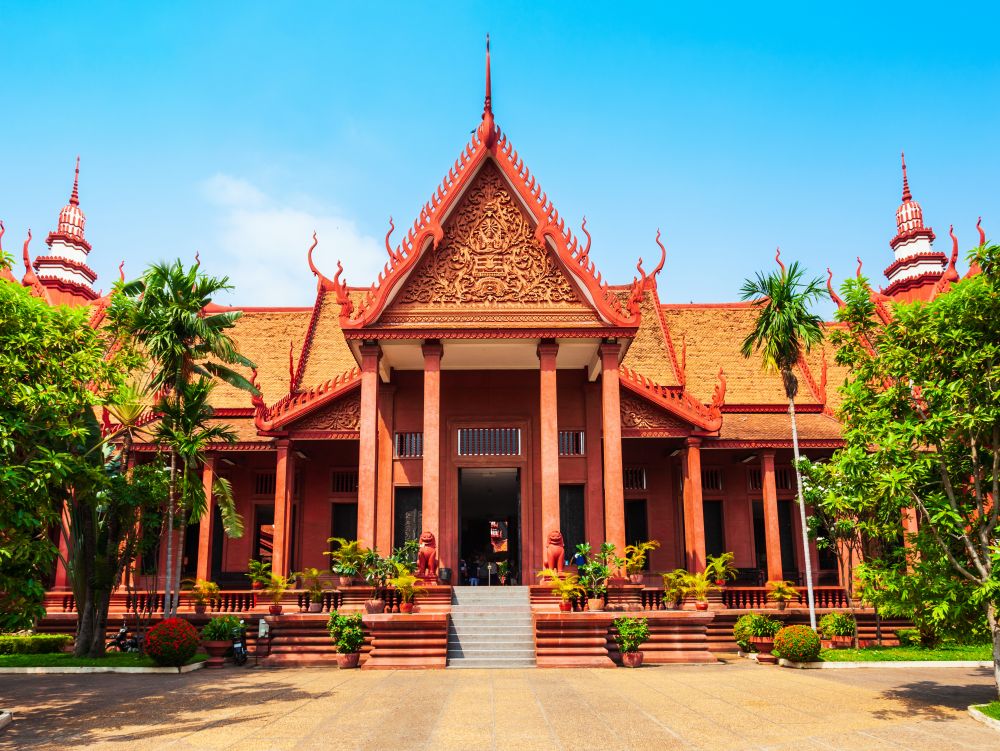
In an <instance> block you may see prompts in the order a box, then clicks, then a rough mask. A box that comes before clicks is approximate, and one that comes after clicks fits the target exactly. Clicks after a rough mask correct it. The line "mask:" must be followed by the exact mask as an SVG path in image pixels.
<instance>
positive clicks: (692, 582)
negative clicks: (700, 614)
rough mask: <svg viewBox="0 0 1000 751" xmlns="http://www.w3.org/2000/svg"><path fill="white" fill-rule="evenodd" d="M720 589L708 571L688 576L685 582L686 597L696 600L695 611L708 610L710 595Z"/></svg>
mask: <svg viewBox="0 0 1000 751" xmlns="http://www.w3.org/2000/svg"><path fill="white" fill-rule="evenodd" d="M718 588H719V585H718V584H716V583H715V582H714V581H713V580H712V579H711V577H710V576H709V574H708V572H707V571H701V572H699V573H696V574H688V575H687V577H685V581H684V595H685V596H687V597H693V598H694V607H695V610H708V593H709V592H712V591H713V590H716V589H718Z"/></svg>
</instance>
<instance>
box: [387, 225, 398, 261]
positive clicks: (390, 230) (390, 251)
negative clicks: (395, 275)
mask: <svg viewBox="0 0 1000 751" xmlns="http://www.w3.org/2000/svg"><path fill="white" fill-rule="evenodd" d="M395 230H396V225H395V224H393V223H392V217H391V216H390V217H389V231H388V232H386V233H385V250H386V252H387V253H388V254H389V258H395V257H396V254H395V253H393V252H392V246H391V245H390V244H389V238H390V237H392V233H393V232H394V231H395Z"/></svg>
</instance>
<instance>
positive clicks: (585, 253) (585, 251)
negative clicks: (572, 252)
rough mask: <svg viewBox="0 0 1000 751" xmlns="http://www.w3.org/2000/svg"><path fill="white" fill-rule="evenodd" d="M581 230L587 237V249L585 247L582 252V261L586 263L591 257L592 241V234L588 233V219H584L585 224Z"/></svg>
mask: <svg viewBox="0 0 1000 751" xmlns="http://www.w3.org/2000/svg"><path fill="white" fill-rule="evenodd" d="M580 229H581V230H582V231H583V234H585V235H586V236H587V247H585V248H584V249H583V250H582V251H580V258H581V260H584V261H586V259H587V258H589V257H590V239H591V238H590V233H589V232H588V231H587V217H584V218H583V224H581V225H580Z"/></svg>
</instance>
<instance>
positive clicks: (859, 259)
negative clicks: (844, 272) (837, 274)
mask: <svg viewBox="0 0 1000 751" xmlns="http://www.w3.org/2000/svg"><path fill="white" fill-rule="evenodd" d="M857 258H858V270H857V271H856V272H855V274H854V275H855V276H856V277H857V278H858V279H860V278H861V266H862V263H861V256H858V257H857Z"/></svg>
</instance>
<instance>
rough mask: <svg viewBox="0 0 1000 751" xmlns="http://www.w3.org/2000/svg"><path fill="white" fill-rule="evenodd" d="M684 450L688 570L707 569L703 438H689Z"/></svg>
mask: <svg viewBox="0 0 1000 751" xmlns="http://www.w3.org/2000/svg"><path fill="white" fill-rule="evenodd" d="M684 443H685V445H686V446H687V448H686V449H685V451H684V462H683V467H684V469H683V471H684V547H685V548H686V550H687V568H688V571H691V572H692V573H696V572H698V571H703V570H704V569H705V512H704V510H703V509H702V505H701V439H700V438H688V439H686V440H685V442H684Z"/></svg>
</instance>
